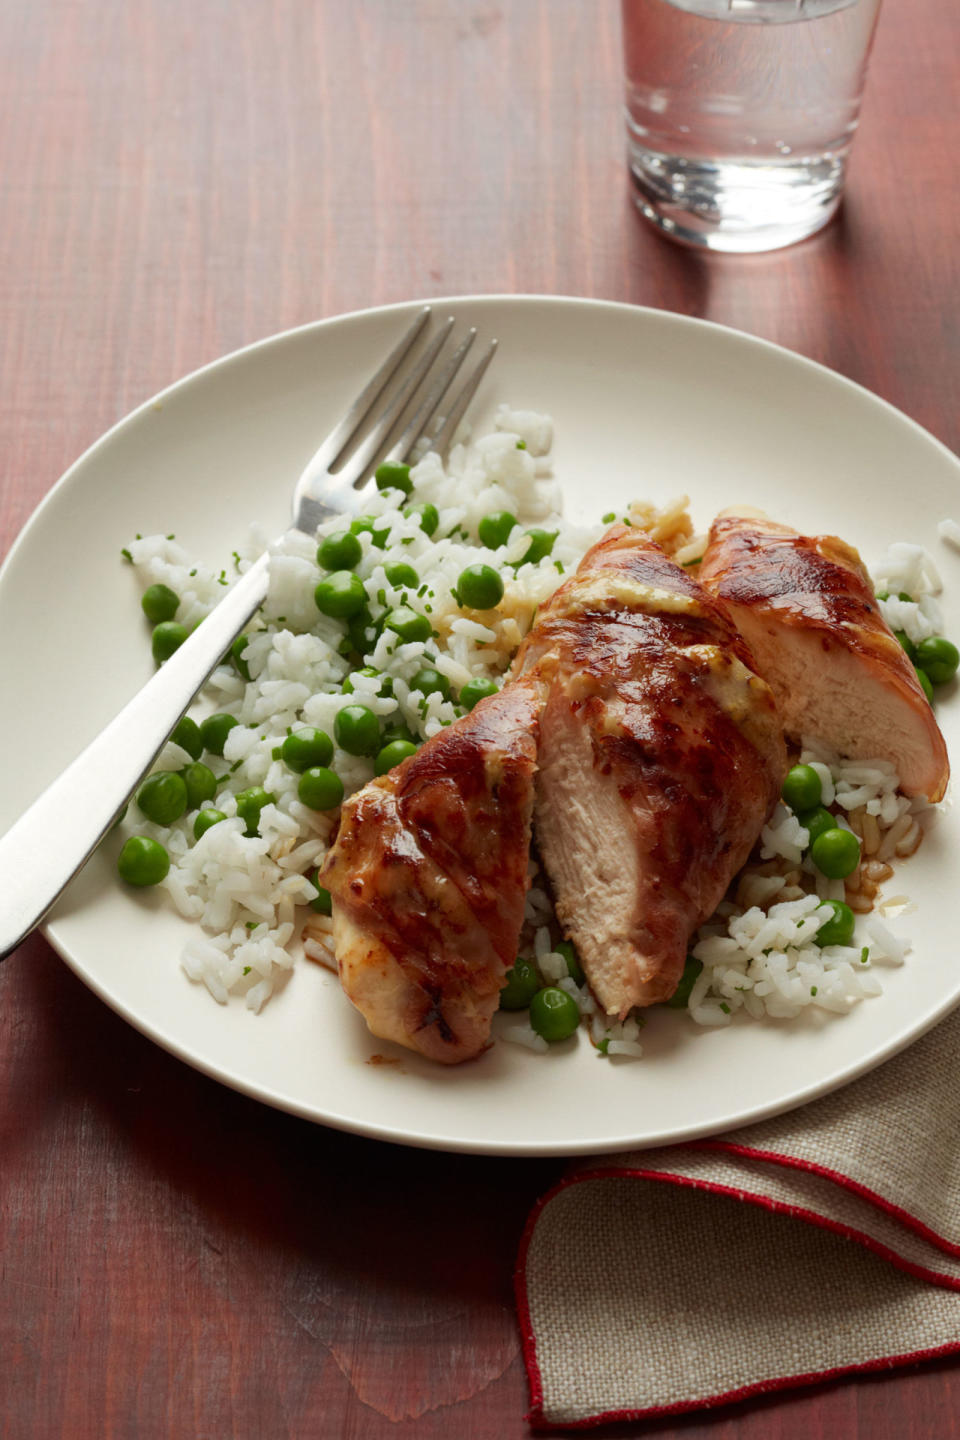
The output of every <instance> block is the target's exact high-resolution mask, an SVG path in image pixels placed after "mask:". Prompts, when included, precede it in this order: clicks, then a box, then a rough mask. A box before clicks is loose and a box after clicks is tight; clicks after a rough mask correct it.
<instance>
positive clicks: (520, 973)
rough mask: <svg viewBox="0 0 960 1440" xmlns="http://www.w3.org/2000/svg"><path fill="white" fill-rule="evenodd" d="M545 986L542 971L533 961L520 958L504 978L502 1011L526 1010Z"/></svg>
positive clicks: (501, 1001) (501, 999)
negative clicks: (541, 975)
mask: <svg viewBox="0 0 960 1440" xmlns="http://www.w3.org/2000/svg"><path fill="white" fill-rule="evenodd" d="M542 985H543V981H542V979H541V978H540V971H539V970H538V969H537V967H536V965H534V963H533V961H532V960H526V959H524V957H523V956H522V955H521V956H519V957H518V958H517V959H516V960H515V961H514V963H513V965H512V966H511V968H510V969H509V970H508V971H507V973H506V976H505V977H504V985H503V989H502V990H501V991H500V1009H501V1010H526V1008H527V1006H528V1005H529V1004H530V1001H531V1000H532V999H533V997H534V995H536V994H537V992H538V990H539V989H540V988H541V986H542Z"/></svg>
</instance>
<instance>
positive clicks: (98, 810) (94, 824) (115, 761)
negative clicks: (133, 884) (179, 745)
mask: <svg viewBox="0 0 960 1440" xmlns="http://www.w3.org/2000/svg"><path fill="white" fill-rule="evenodd" d="M268 576H269V556H268V555H266V554H264V555H261V556H260V559H259V560H257V561H256V562H255V563H254V564H253V565H251V567H250V569H249V570H247V571H246V573H245V574H243V575H241V577H240V579H239V580H237V581H236V582H235V583H234V584H233V585H232V586H231V587H230V589H229V590H228V591H227V592H226V594H225V595H224V597H223V599H222V600H221V601H220V602H219V603H218V604H217V606H216V607H215V608H214V609H213V610H212V611H211V612H210V614H209V615H208V616H207V618H206V619H205V620H204V622H203V624H202V625H199V626H198V627H197V629H196V630H194V632H193V634H192V635H191V636H190V637H189V639H187V640H186V641H184V643H183V644H182V645H181V646H180V648H179V650H176V651H175V652H174V654H173V655H171V657H170V659H169V660H167V661H166V663H165V664H164V665H163V667H162V668H161V669H160V670H158V671H157V673H156V674H155V675H154V676H153V677H152V678H151V679H150V680H148V681H147V683H146V685H144V686H143V688H142V689H141V690H139V691H138V692H137V694H136V695H134V697H133V699H132V700H131V701H130V702H129V704H127V705H125V706H124V708H123V709H122V710H121V711H120V713H119V715H117V717H116V718H115V719H114V720H111V721H110V724H109V725H107V727H106V729H104V730H102V731H101V732H100V734H99V735H98V736H97V738H96V739H95V740H93V741H92V742H91V743H90V744H89V745H88V746H87V748H86V749H85V750H83V751H81V753H80V754H79V755H78V756H77V758H76V760H74V761H73V762H72V763H71V764H70V765H68V766H67V768H66V770H64V772H63V774H62V775H60V776H59V778H58V779H56V780H54V782H53V784H52V785H50V786H48V788H47V789H46V790H44V792H43V794H42V795H41V796H40V798H39V799H38V800H35V801H34V803H33V804H32V805H31V806H30V808H29V810H27V811H25V813H24V814H23V815H21V817H20V819H19V820H17V821H16V823H15V824H14V825H13V826H12V827H11V829H9V830H8V831H7V833H6V835H4V836H3V838H2V839H0V960H2V959H5V958H6V956H7V955H9V954H10V951H11V950H13V949H14V947H15V946H17V945H19V943H20V941H21V940H24V939H25V938H26V937H27V936H28V935H29V934H30V931H31V930H33V929H34V927H35V926H36V925H39V923H40V921H41V920H42V919H43V917H44V916H45V915H46V913H47V911H48V910H49V909H50V907H51V906H52V905H53V904H54V902H55V901H56V900H57V899H58V898H59V896H60V895H61V893H62V892H63V890H64V889H65V888H66V886H67V885H68V884H69V882H70V881H71V880H72V879H73V877H74V875H76V874H77V872H78V871H79V870H80V869H81V868H82V867H83V865H84V864H85V863H86V861H87V860H88V859H89V858H90V856H91V855H92V854H93V852H94V850H95V849H96V848H97V846H98V845H99V843H100V841H101V840H102V839H103V837H104V835H106V833H107V831H108V830H109V829H110V828H111V826H112V825H113V822H114V821H115V819H116V817H117V815H118V813H119V812H120V810H121V809H122V807H123V805H124V803H125V802H126V801H127V799H128V798H129V796H130V794H131V793H132V791H133V790H134V789H135V788H136V786H137V785H138V784H139V782H140V781H141V780H142V779H143V777H144V775H145V774H146V773H147V771H148V770H149V769H150V766H151V765H152V764H153V762H154V760H155V759H156V758H157V755H158V754H159V753H160V751H161V750H162V749H163V746H164V744H165V743H166V741H167V739H168V737H169V735H170V732H171V731H172V730H173V728H174V726H175V725H176V724H177V721H178V720H179V719H180V717H181V715H182V714H183V713H184V711H185V710H186V709H187V706H188V705H189V704H190V701H191V700H192V699H193V697H194V695H195V694H196V693H197V691H198V690H199V689H200V687H201V685H203V683H204V681H205V680H206V679H207V677H208V676H209V675H210V673H211V671H212V670H214V669H215V667H216V666H217V665H218V664H219V662H220V660H221V659H222V658H223V655H224V652H225V651H226V650H227V649H228V648H229V647H230V645H232V643H233V641H234V640H235V639H236V638H237V636H238V635H239V634H240V633H241V631H242V630H243V627H244V626H245V625H246V623H247V621H248V620H249V619H250V617H251V616H252V615H253V614H254V612H255V611H256V610H257V608H258V606H260V605H261V604H262V603H263V600H264V599H265V597H266V593H267V582H268Z"/></svg>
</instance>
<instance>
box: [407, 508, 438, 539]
mask: <svg viewBox="0 0 960 1440" xmlns="http://www.w3.org/2000/svg"><path fill="white" fill-rule="evenodd" d="M403 513H404V515H405V516H406V517H407V518H408V519H412V518H413V516H414V515H417V516H419V518H420V529H421V530H422V531H423V533H424V535H426V536H428V537H429V536H431V535H434V534H436V531H437V527H438V525H439V524H440V512H439V511H438V510H437V507H436V505H431V504H430V503H429V502H428V503H427V504H426V505H408V506H407V507H406V509H405V510H404V512H403Z"/></svg>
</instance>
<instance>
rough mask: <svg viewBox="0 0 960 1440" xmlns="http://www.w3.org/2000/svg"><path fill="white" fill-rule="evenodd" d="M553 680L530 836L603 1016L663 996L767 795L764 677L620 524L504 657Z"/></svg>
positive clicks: (730, 630)
mask: <svg viewBox="0 0 960 1440" xmlns="http://www.w3.org/2000/svg"><path fill="white" fill-rule="evenodd" d="M515 669H516V670H517V671H518V672H522V673H535V674H538V675H539V676H540V677H541V679H542V680H543V681H544V682H545V683H546V684H547V686H548V696H547V700H546V703H545V706H544V709H543V711H542V713H541V717H540V730H541V733H540V748H539V775H538V778H537V800H536V831H537V839H538V843H539V847H540V852H541V855H542V857H543V860H544V863H545V865H546V869H547V872H548V874H549V876H550V880H551V882H552V885H553V889H554V893H555V897H556V903H557V915H558V918H559V920H560V923H561V925H562V926H563V929H564V931H565V933H566V934H568V935H569V936H570V937H571V938H572V939H573V940H574V942H575V943H576V946H577V948H578V950H579V952H580V955H581V957H582V960H583V966H584V970H585V972H586V974H587V977H588V979H589V980H590V983H591V985H592V987H593V989H594V991H595V992H596V994H597V996H598V998H599V999H600V1001H601V1003H602V1004H603V1006H604V1007H605V1009H606V1010H607V1012H608V1013H611V1014H618V1015H621V1016H622V1015H625V1014H626V1013H627V1011H629V1010H630V1009H631V1008H632V1007H633V1006H635V1005H651V1004H654V1003H655V1002H657V1001H659V1000H664V999H667V998H668V997H669V996H670V995H671V994H672V993H673V991H674V990H675V989H676V986H677V983H678V981H679V978H680V975H681V973H682V970H683V965H684V959H685V956H686V950H687V943H688V940H689V938H690V935H691V933H692V932H693V931H694V930H695V929H696V927H697V926H698V925H699V924H701V923H702V922H703V921H704V920H705V919H706V918H707V916H709V915H710V914H711V913H712V912H713V910H714V909H715V907H716V905H717V904H718V902H719V901H720V900H721V899H722V897H723V895H724V892H725V891H726V889H727V886H728V884H729V882H730V880H731V878H732V877H733V875H734V874H735V873H736V871H737V870H738V869H739V868H740V867H741V866H742V865H743V863H744V861H745V860H746V859H747V856H748V855H749V853H750V850H751V848H752V847H753V844H754V842H755V841H756V839H757V837H758V835H759V833H760V830H761V827H762V826H763V823H764V821H765V820H766V819H767V817H768V816H769V814H770V812H771V810H772V809H773V807H774V805H775V804H776V801H777V798H778V796H779V792H780V786H781V783H782V780H783V774H784V771H785V769H786V752H785V747H784V742H783V733H782V729H781V726H780V721H779V717H778V714H777V711H776V706H775V703H774V700H773V697H772V695H771V692H770V689H769V687H768V686H767V685H766V683H765V682H764V681H763V680H760V679H758V677H757V676H756V674H755V673H753V672H754V664H753V659H752V656H751V655H750V652H749V650H748V648H747V646H746V645H745V644H744V642H743V640H742V638H741V637H740V636H739V635H738V634H737V632H736V630H735V629H734V627H733V625H732V624H731V622H730V620H729V618H728V616H727V615H726V613H725V611H724V610H723V608H722V606H720V605H718V604H717V602H716V601H715V600H714V599H712V597H710V596H709V595H707V594H706V592H705V591H704V590H703V589H702V588H701V586H700V585H699V584H698V583H697V582H696V581H695V580H694V579H692V578H691V577H690V576H689V575H688V574H687V573H686V572H685V571H684V570H683V569H682V568H681V567H680V566H679V565H677V564H676V563H675V562H674V561H672V560H670V559H669V558H668V557H667V556H666V555H665V554H664V553H663V551H662V550H661V549H660V548H659V547H658V546H657V545H655V544H654V543H653V542H652V541H650V540H649V539H648V538H647V537H646V536H645V535H643V533H642V532H640V531H639V530H636V529H628V528H626V527H624V526H614V527H613V528H612V529H611V530H610V531H608V533H607V534H606V535H605V536H604V538H603V540H601V541H600V543H599V544H598V545H595V546H594V547H593V549H592V550H591V551H589V552H588V554H587V555H586V556H585V557H584V559H583V561H582V562H581V564H580V567H579V569H578V571H577V573H576V575H575V576H574V577H573V578H571V579H570V580H568V581H566V582H565V583H564V584H563V585H562V586H561V587H560V589H559V590H558V591H557V592H556V594H555V595H554V596H553V598H552V600H550V601H549V602H548V604H547V605H546V606H544V607H543V609H542V610H541V613H540V618H539V619H538V621H537V624H536V626H535V627H534V629H533V630H532V631H531V633H530V635H529V636H528V637H527V639H526V641H525V642H524V644H523V646H522V647H521V650H520V652H519V654H518V656H517V660H516V662H515Z"/></svg>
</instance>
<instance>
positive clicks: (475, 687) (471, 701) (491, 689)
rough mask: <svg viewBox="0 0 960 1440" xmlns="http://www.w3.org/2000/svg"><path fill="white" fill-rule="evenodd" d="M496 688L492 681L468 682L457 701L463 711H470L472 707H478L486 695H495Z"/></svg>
mask: <svg viewBox="0 0 960 1440" xmlns="http://www.w3.org/2000/svg"><path fill="white" fill-rule="evenodd" d="M497 688H498V687H497V686H496V685H495V683H494V682H493V681H492V680H468V681H467V683H466V685H464V686H463V688H462V690H461V691H460V694H459V696H458V699H459V701H460V704H461V705H462V706H463V708H464V709H465V710H472V709H473V707H474V705H478V704H479V703H480V701H481V700H485V699H486V698H487V696H488V695H496V693H497Z"/></svg>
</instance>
